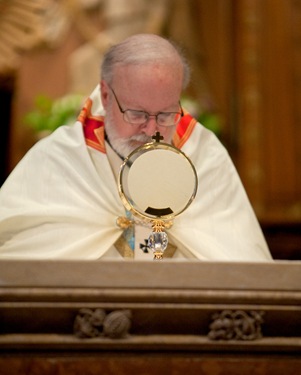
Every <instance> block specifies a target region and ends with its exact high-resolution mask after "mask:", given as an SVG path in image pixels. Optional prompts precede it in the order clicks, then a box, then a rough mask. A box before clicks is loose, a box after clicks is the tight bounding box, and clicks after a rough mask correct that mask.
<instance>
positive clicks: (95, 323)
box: [0, 260, 301, 375]
mask: <svg viewBox="0 0 301 375" xmlns="http://www.w3.org/2000/svg"><path fill="white" fill-rule="evenodd" d="M0 281H1V287H0V290H1V292H0V293H1V294H0V296H1V297H0V299H1V300H0V349H1V352H0V373H1V374H3V375H6V374H10V375H14V374H46V375H47V374H71V373H72V374H133V373H141V374H150V373H155V374H178V373H180V372H183V371H189V373H193V374H196V373H200V374H223V373H225V374H226V373H227V374H271V373H273V374H284V373H285V374H297V373H298V370H299V371H300V370H301V357H300V354H301V263H300V262H276V263H275V264H250V263H244V264H242V263H200V262H184V263H183V262H172V261H165V260H164V261H163V262H132V261H129V262H117V261H116V262H93V263H92V262H77V261H74V262H72V261H70V262H69V261H68V262H62V261H61V262H57V261H48V262H39V261H26V262H24V261H2V262H1V263H0ZM223 371H225V372H223Z"/></svg>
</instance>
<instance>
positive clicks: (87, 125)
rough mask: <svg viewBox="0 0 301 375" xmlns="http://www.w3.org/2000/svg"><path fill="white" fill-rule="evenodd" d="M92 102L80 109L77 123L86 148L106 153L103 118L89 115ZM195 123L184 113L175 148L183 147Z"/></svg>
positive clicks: (175, 139)
mask: <svg viewBox="0 0 301 375" xmlns="http://www.w3.org/2000/svg"><path fill="white" fill-rule="evenodd" d="M91 108H92V100H91V99H90V98H88V99H87V100H86V102H85V105H84V107H83V108H82V110H81V112H80V114H79V116H78V121H80V122H81V123H82V125H83V132H84V136H85V141H86V144H87V146H90V147H92V148H94V149H96V150H98V151H100V152H103V153H106V149H105V139H104V117H103V116H94V115H92V114H91ZM196 123H197V121H196V119H194V118H193V117H192V116H191V115H190V114H189V113H188V112H186V111H184V116H183V117H182V118H181V121H180V122H179V124H178V125H177V128H176V132H175V134H174V137H173V145H174V146H175V147H177V148H181V147H183V145H184V144H185V142H186V141H187V140H188V138H189V137H190V135H191V133H192V131H193V129H194V127H195V125H196Z"/></svg>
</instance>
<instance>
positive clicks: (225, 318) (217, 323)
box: [208, 310, 264, 340]
mask: <svg viewBox="0 0 301 375" xmlns="http://www.w3.org/2000/svg"><path fill="white" fill-rule="evenodd" d="M263 314H264V313H263V311H248V312H246V311H242V310H237V311H231V310H224V311H222V312H218V313H215V314H213V315H212V320H213V321H212V323H211V324H210V326H209V328H210V331H209V333H208V338H209V339H211V340H257V339H259V338H261V337H262V332H261V326H262V323H263Z"/></svg>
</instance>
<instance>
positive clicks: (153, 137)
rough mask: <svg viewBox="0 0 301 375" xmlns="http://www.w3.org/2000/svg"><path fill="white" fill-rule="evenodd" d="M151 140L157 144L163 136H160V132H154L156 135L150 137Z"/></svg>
mask: <svg viewBox="0 0 301 375" xmlns="http://www.w3.org/2000/svg"><path fill="white" fill-rule="evenodd" d="M152 139H153V140H154V141H156V142H157V143H159V142H160V141H162V140H163V139H164V137H163V135H161V134H160V132H156V134H155V135H153V136H152Z"/></svg>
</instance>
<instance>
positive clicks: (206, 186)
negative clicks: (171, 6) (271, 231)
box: [0, 34, 271, 261]
mask: <svg viewBox="0 0 301 375" xmlns="http://www.w3.org/2000/svg"><path fill="white" fill-rule="evenodd" d="M101 75H102V76H101V82H100V85H99V86H97V87H96V89H95V90H94V92H93V93H92V94H91V96H90V97H89V98H88V99H87V102H86V104H85V107H84V108H83V110H82V111H81V113H80V116H79V118H78V121H77V122H76V123H75V124H74V125H73V126H62V127H60V128H59V129H58V130H57V131H55V132H54V133H53V134H52V135H50V136H49V137H47V138H45V139H43V140H41V141H40V142H38V143H37V144H36V145H35V146H34V147H33V148H32V149H31V150H30V151H29V152H28V153H27V155H25V157H24V158H23V160H22V161H21V162H20V163H19V165H18V166H17V167H16V168H15V170H14V171H13V172H12V173H11V175H10V176H9V178H8V179H7V181H6V182H5V184H4V185H3V187H2V189H1V194H0V207H1V212H0V257H1V258H2V259H4V258H10V259H12V258H21V259H87V260H88V259H90V260H96V259H100V260H101V259H111V258H113V259H118V258H120V259H124V258H133V259H138V260H139V259H152V258H153V256H152V254H151V252H150V251H149V250H148V249H147V246H146V243H145V241H144V239H145V237H146V236H147V233H149V232H150V228H147V227H144V226H143V225H140V224H139V223H138V221H137V222H136V224H133V225H132V226H131V227H129V228H127V229H124V228H121V227H120V226H118V225H117V224H116V220H117V218H119V217H123V216H126V215H127V214H128V213H127V212H125V208H124V206H123V204H122V202H121V199H120V197H119V194H118V189H117V181H116V180H117V178H118V171H119V168H120V165H121V163H122V161H123V159H124V158H125V157H126V156H127V155H128V154H129V153H130V152H132V151H133V150H134V149H136V148H137V147H138V146H141V145H143V144H145V143H147V142H150V141H151V139H152V136H153V135H154V133H156V132H160V134H161V135H162V136H163V137H164V142H170V143H172V144H173V145H174V146H175V147H177V148H179V149H181V150H182V151H183V152H184V153H185V154H186V155H187V156H188V157H189V158H190V160H191V161H192V163H193V164H194V166H195V169H196V172H197V177H198V180H199V189H198V192H197V195H196V198H195V199H194V201H193V202H192V204H191V205H190V206H189V208H188V209H187V210H186V211H185V212H183V213H182V214H181V215H180V216H178V217H177V218H176V219H175V221H174V224H173V226H172V227H171V228H170V229H168V230H167V232H168V237H169V242H170V246H169V250H168V251H167V252H166V254H167V255H166V256H167V257H171V258H173V259H184V258H186V259H200V260H232V261H233V260H234V261H269V260H271V255H270V253H269V250H268V248H267V245H266V243H265V240H264V237H263V235H262V232H261V230H260V227H259V225H258V222H257V219H256V217H255V215H254V212H253V210H252V208H251V206H250V203H249V201H248V199H247V196H246V193H245V191H244V189H243V187H242V184H241V182H240V179H239V177H238V175H237V172H236V170H235V168H234V166H233V164H232V162H231V160H230V158H229V156H228V154H227V152H226V150H225V149H224V147H223V146H222V145H221V144H220V142H219V141H218V140H217V138H216V137H215V136H214V134H212V133H211V132H210V131H208V130H207V129H205V128H204V127H203V126H202V125H201V124H199V123H197V121H196V120H195V119H193V118H192V117H191V116H190V115H189V114H188V113H187V112H185V110H183V109H182V107H181V104H180V96H181V92H182V90H183V88H185V87H186V85H187V84H188V81H189V67H188V65H187V64H186V62H185V59H184V58H183V57H182V55H181V54H180V53H179V52H178V50H177V49H176V48H175V47H174V46H173V45H172V44H171V43H170V42H168V41H167V40H165V39H164V38H161V37H159V36H156V35H152V34H140V35H135V36H132V37H129V38H127V39H126V40H125V41H123V42H122V43H120V44H118V45H115V46H113V47H111V48H110V49H109V50H108V52H107V53H106V55H105V57H104V60H103V63H102V69H101ZM133 223H135V219H133ZM129 229H130V232H131V238H129ZM134 232H135V233H134ZM129 239H130V240H131V241H132V242H131V241H127V240H129Z"/></svg>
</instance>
